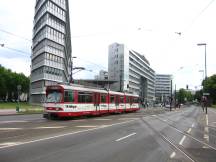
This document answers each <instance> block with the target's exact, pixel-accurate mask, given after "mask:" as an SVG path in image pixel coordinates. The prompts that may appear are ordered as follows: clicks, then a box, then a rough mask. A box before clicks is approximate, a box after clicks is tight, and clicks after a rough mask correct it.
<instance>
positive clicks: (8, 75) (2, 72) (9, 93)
mask: <svg viewBox="0 0 216 162" xmlns="http://www.w3.org/2000/svg"><path fill="white" fill-rule="evenodd" d="M29 84H30V79H29V78H28V77H26V76H25V75H24V74H23V73H20V74H18V73H15V72H12V71H11V70H10V69H6V68H4V67H3V66H1V65H0V99H1V100H2V99H3V100H5V99H6V97H7V98H8V100H9V101H11V100H13V99H17V97H18V96H17V95H18V94H17V86H18V85H21V86H22V89H21V93H28V91H29Z"/></svg>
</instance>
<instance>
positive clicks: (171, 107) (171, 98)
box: [170, 80, 173, 111]
mask: <svg viewBox="0 0 216 162" xmlns="http://www.w3.org/2000/svg"><path fill="white" fill-rule="evenodd" d="M170 93H171V94H170V96H171V97H170V111H171V110H172V97H173V96H172V80H171V92H170Z"/></svg>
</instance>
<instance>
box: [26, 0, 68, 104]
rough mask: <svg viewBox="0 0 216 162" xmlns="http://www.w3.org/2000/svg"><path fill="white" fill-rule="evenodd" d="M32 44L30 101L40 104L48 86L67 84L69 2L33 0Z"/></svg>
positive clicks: (62, 0)
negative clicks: (34, 0)
mask: <svg viewBox="0 0 216 162" xmlns="http://www.w3.org/2000/svg"><path fill="white" fill-rule="evenodd" d="M32 41H33V42H32V43H33V44H32V56H31V83H30V84H31V85H30V102H31V103H41V102H43V101H44V99H45V88H46V86H47V85H53V84H57V83H65V82H68V81H69V75H70V65H71V35H70V18H69V4H68V0H36V5H35V16H34V28H33V39H32Z"/></svg>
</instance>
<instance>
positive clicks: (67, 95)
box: [64, 91, 74, 102]
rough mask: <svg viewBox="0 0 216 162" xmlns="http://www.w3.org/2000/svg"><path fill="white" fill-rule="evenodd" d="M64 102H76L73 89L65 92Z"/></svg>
mask: <svg viewBox="0 0 216 162" xmlns="http://www.w3.org/2000/svg"><path fill="white" fill-rule="evenodd" d="M64 102H74V95H73V91H65V92H64Z"/></svg>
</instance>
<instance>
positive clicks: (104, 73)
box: [95, 70, 108, 80]
mask: <svg viewBox="0 0 216 162" xmlns="http://www.w3.org/2000/svg"><path fill="white" fill-rule="evenodd" d="M95 79H99V80H108V72H107V71H105V70H100V71H99V75H95Z"/></svg>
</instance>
